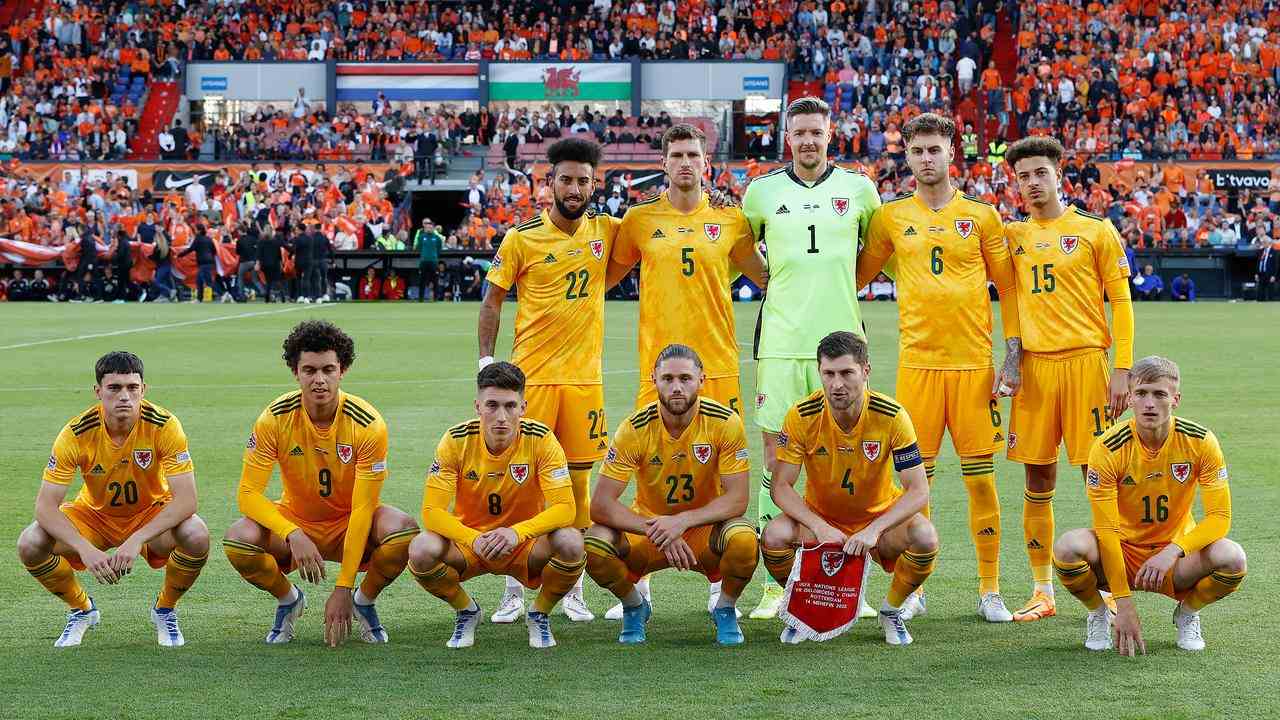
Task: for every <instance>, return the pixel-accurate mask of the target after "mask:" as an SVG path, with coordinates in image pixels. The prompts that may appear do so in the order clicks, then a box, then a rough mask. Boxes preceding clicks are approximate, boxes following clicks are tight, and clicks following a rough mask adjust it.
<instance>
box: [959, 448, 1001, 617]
mask: <svg viewBox="0 0 1280 720" xmlns="http://www.w3.org/2000/svg"><path fill="white" fill-rule="evenodd" d="M960 474H961V475H962V476H963V477H964V489H965V490H966V491H967V492H968V494H969V535H970V537H972V538H973V549H974V552H975V553H976V554H977V556H978V594H979V595H986V594H987V593H998V592H1000V499H999V497H998V496H997V495H996V474H995V463H994V462H993V461H992V459H991V458H990V457H982V458H961V459H960Z"/></svg>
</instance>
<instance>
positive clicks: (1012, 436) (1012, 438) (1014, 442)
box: [1009, 433, 1018, 450]
mask: <svg viewBox="0 0 1280 720" xmlns="http://www.w3.org/2000/svg"><path fill="white" fill-rule="evenodd" d="M1017 444H1018V435H1017V433H1009V449H1010V450H1012V449H1013V446H1014V445H1017Z"/></svg>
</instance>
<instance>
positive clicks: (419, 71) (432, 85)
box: [337, 63, 480, 102]
mask: <svg viewBox="0 0 1280 720" xmlns="http://www.w3.org/2000/svg"><path fill="white" fill-rule="evenodd" d="M337 83H338V88H337V90H338V92H337V98H338V101H339V102H373V101H374V100H377V99H378V93H382V94H383V95H385V96H386V98H387V99H388V100H392V101H400V100H435V101H441V100H479V99H480V66H479V65H477V64H476V63H338V66H337Z"/></svg>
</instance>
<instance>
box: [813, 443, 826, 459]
mask: <svg viewBox="0 0 1280 720" xmlns="http://www.w3.org/2000/svg"><path fill="white" fill-rule="evenodd" d="M828 454H829V453H828V452H827V447H826V446H825V445H819V446H818V451H817V452H815V453H814V455H818V456H820V457H826V456H827V455H828Z"/></svg>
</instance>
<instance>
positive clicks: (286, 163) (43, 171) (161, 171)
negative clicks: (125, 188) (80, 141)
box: [20, 160, 392, 193]
mask: <svg viewBox="0 0 1280 720" xmlns="http://www.w3.org/2000/svg"><path fill="white" fill-rule="evenodd" d="M277 165H279V166H280V171H281V172H283V173H285V174H286V175H287V174H292V173H293V171H294V170H295V169H296V170H300V171H301V172H302V174H303V175H305V176H307V178H308V179H310V178H312V177H314V176H315V175H316V174H317V172H318V167H319V164H318V163H314V162H306V163H302V162H295V161H291V160H281V161H275V160H264V161H262V162H259V163H253V164H250V163H157V164H149V165H112V164H105V163H104V164H93V163H84V164H79V163H23V164H22V166H21V168H20V171H21V172H22V173H28V174H30V175H31V177H33V178H35V179H36V180H48V181H49V182H50V183H51V184H53V185H61V184H63V183H64V182H67V181H68V180H71V181H72V182H79V181H80V179H81V178H86V177H87V178H88V179H89V181H90V182H93V183H97V182H105V183H107V184H112V183H114V182H115V181H116V180H117V179H118V178H125V180H126V181H127V182H128V183H129V186H130V187H132V188H135V189H137V190H151V191H152V192H153V193H167V192H182V191H183V190H185V189H186V187H187V186H188V185H190V184H191V183H192V182H199V183H200V184H202V185H204V186H205V187H206V188H212V187H213V184H214V183H215V182H216V181H217V178H218V173H219V171H222V170H226V171H227V174H228V175H230V176H231V180H232V182H235V181H236V180H238V179H239V178H240V175H241V174H242V173H246V172H248V171H249V170H250V169H254V170H255V171H256V172H257V173H259V174H266V176H267V180H272V179H274V178H275V175H276V166H277ZM323 165H324V167H325V172H326V174H328V175H329V176H330V177H333V176H334V175H336V174H337V173H338V171H339V170H341V169H343V168H345V169H346V170H347V172H348V173H349V174H354V173H355V172H356V171H357V169H360V170H363V171H364V172H367V173H371V174H372V175H373V176H374V177H376V178H379V179H381V178H382V177H384V176H385V175H386V172H387V170H388V169H390V168H391V167H392V166H391V165H390V164H388V163H366V162H362V163H356V162H355V161H351V162H339V161H326V162H324V163H323Z"/></svg>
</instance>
